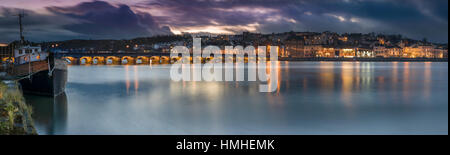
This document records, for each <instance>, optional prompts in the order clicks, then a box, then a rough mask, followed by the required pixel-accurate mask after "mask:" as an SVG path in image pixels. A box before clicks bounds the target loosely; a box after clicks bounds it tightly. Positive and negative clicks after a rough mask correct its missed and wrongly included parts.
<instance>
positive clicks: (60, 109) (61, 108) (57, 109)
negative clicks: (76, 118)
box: [25, 93, 68, 134]
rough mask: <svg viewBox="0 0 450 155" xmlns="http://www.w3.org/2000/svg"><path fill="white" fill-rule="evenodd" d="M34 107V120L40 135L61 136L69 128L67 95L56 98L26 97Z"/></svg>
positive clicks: (28, 102)
mask: <svg viewBox="0 0 450 155" xmlns="http://www.w3.org/2000/svg"><path fill="white" fill-rule="evenodd" d="M25 100H26V102H27V104H29V105H31V107H33V115H32V117H33V120H34V124H35V125H36V127H37V128H38V129H39V130H38V131H39V134H58V133H59V134H61V133H63V132H64V131H65V130H66V128H67V116H68V105H67V96H66V93H63V94H61V95H59V96H56V97H54V98H52V97H43V96H34V95H25Z"/></svg>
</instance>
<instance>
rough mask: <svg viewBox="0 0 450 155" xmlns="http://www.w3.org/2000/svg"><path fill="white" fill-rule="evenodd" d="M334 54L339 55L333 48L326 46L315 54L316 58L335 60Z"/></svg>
mask: <svg viewBox="0 0 450 155" xmlns="http://www.w3.org/2000/svg"><path fill="white" fill-rule="evenodd" d="M336 53H339V50H336V49H335V48H334V47H331V46H328V47H323V48H322V49H320V50H318V51H317V52H316V57H319V58H335V57H336Z"/></svg>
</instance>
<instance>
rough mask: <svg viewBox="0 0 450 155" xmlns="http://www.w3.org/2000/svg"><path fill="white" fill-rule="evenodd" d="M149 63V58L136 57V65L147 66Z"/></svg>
mask: <svg viewBox="0 0 450 155" xmlns="http://www.w3.org/2000/svg"><path fill="white" fill-rule="evenodd" d="M149 62H150V58H149V57H146V56H138V57H136V64H138V65H139V64H148V63H149Z"/></svg>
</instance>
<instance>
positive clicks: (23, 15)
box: [16, 11, 25, 45]
mask: <svg viewBox="0 0 450 155" xmlns="http://www.w3.org/2000/svg"><path fill="white" fill-rule="evenodd" d="M16 16H18V17H19V26H20V44H21V45H23V44H25V37H24V36H23V25H22V18H24V17H25V13H24V11H22V12H21V13H19V14H18V15H16Z"/></svg>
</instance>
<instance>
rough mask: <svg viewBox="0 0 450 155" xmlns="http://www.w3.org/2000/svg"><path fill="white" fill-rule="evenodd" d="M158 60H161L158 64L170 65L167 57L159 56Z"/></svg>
mask: <svg viewBox="0 0 450 155" xmlns="http://www.w3.org/2000/svg"><path fill="white" fill-rule="evenodd" d="M160 59H161V60H160V62H161V63H163V64H166V63H170V57H169V56H161V58H160Z"/></svg>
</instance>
